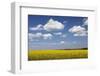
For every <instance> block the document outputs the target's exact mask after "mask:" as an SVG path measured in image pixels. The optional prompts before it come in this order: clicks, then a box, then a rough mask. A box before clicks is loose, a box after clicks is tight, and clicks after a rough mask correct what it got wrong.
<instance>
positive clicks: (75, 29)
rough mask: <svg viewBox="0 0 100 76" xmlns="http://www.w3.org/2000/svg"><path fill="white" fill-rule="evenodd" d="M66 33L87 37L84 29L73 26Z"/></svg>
mask: <svg viewBox="0 0 100 76" xmlns="http://www.w3.org/2000/svg"><path fill="white" fill-rule="evenodd" d="M68 31H69V32H71V33H73V34H74V36H87V31H86V29H85V28H84V27H81V26H73V27H72V28H70V29H69V30H68Z"/></svg>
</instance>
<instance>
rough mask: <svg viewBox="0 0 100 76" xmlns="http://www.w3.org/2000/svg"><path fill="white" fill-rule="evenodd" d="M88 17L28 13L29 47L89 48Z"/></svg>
mask: <svg viewBox="0 0 100 76" xmlns="http://www.w3.org/2000/svg"><path fill="white" fill-rule="evenodd" d="M87 40H88V18H87V17H74V16H47V15H28V46H29V49H33V50H34V49H77V48H87V45H88V44H87Z"/></svg>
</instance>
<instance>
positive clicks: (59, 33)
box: [54, 32, 62, 35]
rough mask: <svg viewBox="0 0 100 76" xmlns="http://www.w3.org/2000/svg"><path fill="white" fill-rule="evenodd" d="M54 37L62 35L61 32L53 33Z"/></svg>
mask: <svg viewBox="0 0 100 76" xmlns="http://www.w3.org/2000/svg"><path fill="white" fill-rule="evenodd" d="M54 35H62V32H57V33H54Z"/></svg>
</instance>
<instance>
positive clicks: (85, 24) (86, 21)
mask: <svg viewBox="0 0 100 76" xmlns="http://www.w3.org/2000/svg"><path fill="white" fill-rule="evenodd" d="M87 25H88V19H87V18H84V20H83V25H82V26H87Z"/></svg>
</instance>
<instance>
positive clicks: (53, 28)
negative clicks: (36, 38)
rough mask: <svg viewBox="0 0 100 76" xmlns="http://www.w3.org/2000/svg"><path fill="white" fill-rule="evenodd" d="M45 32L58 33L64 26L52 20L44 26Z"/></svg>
mask: <svg viewBox="0 0 100 76" xmlns="http://www.w3.org/2000/svg"><path fill="white" fill-rule="evenodd" d="M43 28H44V30H46V31H56V30H62V29H64V25H63V24H62V23H61V22H59V21H56V20H53V19H52V18H51V19H50V20H49V21H48V22H47V23H46V24H45V25H44V26H43Z"/></svg>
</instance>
